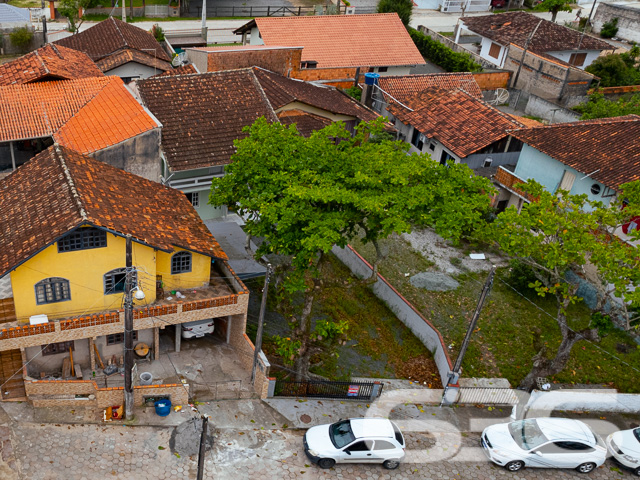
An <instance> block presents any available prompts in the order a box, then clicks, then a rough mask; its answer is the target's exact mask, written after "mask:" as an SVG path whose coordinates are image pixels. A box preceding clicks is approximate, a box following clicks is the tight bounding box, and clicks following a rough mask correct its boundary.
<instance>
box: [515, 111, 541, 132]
mask: <svg viewBox="0 0 640 480" xmlns="http://www.w3.org/2000/svg"><path fill="white" fill-rule="evenodd" d="M509 116H510V117H512V118H513V119H515V121H516V122H520V123H521V124H522V125H524V126H525V127H527V128H534V127H542V126H544V124H543V123H542V122H539V121H537V120H533V119H532V118H527V117H521V116H520V115H514V114H513V113H510V114H509Z"/></svg>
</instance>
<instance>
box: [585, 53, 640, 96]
mask: <svg viewBox="0 0 640 480" xmlns="http://www.w3.org/2000/svg"><path fill="white" fill-rule="evenodd" d="M639 61H640V47H639V46H638V45H634V46H633V47H632V48H631V49H630V50H629V51H628V52H625V53H620V54H618V53H613V54H611V55H603V56H601V57H598V58H596V59H595V60H594V61H593V63H592V64H591V65H589V66H588V67H587V68H585V70H586V71H587V72H589V73H592V74H593V75H595V76H597V77H599V78H600V86H601V87H618V86H625V85H639V84H640V64H638V62H639Z"/></svg>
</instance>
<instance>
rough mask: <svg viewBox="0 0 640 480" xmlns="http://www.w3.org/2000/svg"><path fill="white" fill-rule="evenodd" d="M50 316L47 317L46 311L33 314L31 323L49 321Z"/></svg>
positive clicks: (37, 323) (30, 319)
mask: <svg viewBox="0 0 640 480" xmlns="http://www.w3.org/2000/svg"><path fill="white" fill-rule="evenodd" d="M48 322H49V317H47V316H46V315H45V314H44V313H42V314H40V315H32V316H30V317H29V325H40V324H42V323H48Z"/></svg>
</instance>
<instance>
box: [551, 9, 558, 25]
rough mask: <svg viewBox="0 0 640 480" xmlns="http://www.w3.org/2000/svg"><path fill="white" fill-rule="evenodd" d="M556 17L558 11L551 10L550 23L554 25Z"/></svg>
mask: <svg viewBox="0 0 640 480" xmlns="http://www.w3.org/2000/svg"><path fill="white" fill-rule="evenodd" d="M557 16H558V10H551V21H552V22H554V23H555V21H556V17H557Z"/></svg>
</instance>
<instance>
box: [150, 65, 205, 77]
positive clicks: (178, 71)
mask: <svg viewBox="0 0 640 480" xmlns="http://www.w3.org/2000/svg"><path fill="white" fill-rule="evenodd" d="M192 73H198V70H196V67H194V66H193V65H191V64H189V65H182V66H181V67H178V68H172V69H170V70H167V71H166V72H162V73H159V74H158V75H157V76H158V77H168V76H169V75H190V74H192Z"/></svg>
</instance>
